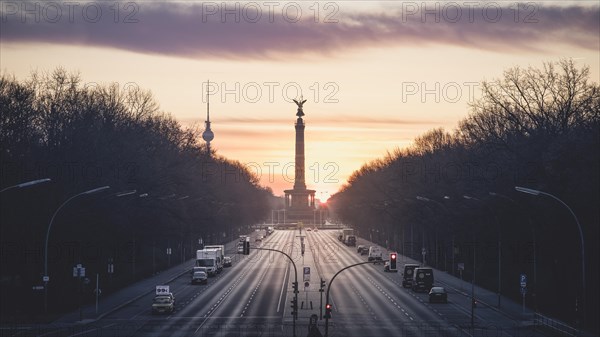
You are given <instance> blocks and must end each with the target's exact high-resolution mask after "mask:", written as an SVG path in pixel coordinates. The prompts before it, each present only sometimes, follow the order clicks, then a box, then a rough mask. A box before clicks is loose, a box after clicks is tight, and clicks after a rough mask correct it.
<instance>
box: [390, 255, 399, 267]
mask: <svg viewBox="0 0 600 337" xmlns="http://www.w3.org/2000/svg"><path fill="white" fill-rule="evenodd" d="M397 260H398V254H396V253H390V271H396V270H398V267H397Z"/></svg>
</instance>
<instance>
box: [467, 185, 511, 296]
mask: <svg viewBox="0 0 600 337" xmlns="http://www.w3.org/2000/svg"><path fill="white" fill-rule="evenodd" d="M463 198H465V199H467V200H475V201H477V202H480V203H481V204H482V205H483V206H484V207H486V208H487V209H488V210H489V211H490V213H492V210H491V209H489V207H487V206H486V205H485V203H484V202H483V201H482V200H481V199H477V198H475V197H471V196H468V195H463ZM494 219H495V220H496V228H497V229H498V308H500V299H501V298H502V297H501V296H502V231H501V229H500V222H499V221H498V218H497V217H496V216H495V215H494Z"/></svg>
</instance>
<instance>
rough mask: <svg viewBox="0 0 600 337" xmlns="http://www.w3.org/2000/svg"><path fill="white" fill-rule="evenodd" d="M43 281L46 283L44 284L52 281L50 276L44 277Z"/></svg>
mask: <svg viewBox="0 0 600 337" xmlns="http://www.w3.org/2000/svg"><path fill="white" fill-rule="evenodd" d="M42 281H44V282H48V281H50V276H44V277H42Z"/></svg>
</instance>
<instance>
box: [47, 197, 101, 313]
mask: <svg viewBox="0 0 600 337" xmlns="http://www.w3.org/2000/svg"><path fill="white" fill-rule="evenodd" d="M109 188H110V186H102V187H98V188H94V189H92V190H89V191H85V192H81V193H79V194H76V195H74V196H72V197H70V198H69V199H67V200H66V201H65V202H63V203H62V204H61V205H60V206H59V207H58V208H57V209H56V211H55V212H54V214H53V215H52V218H51V219H50V223H49V224H48V229H47V230H46V243H45V244H44V279H43V281H44V312H46V313H47V312H48V281H50V279H49V277H48V239H49V237H50V229H52V223H53V222H54V218H56V215H57V214H58V212H59V211H60V210H61V209H62V208H63V207H64V206H65V205H66V204H68V203H69V201H71V200H73V199H75V198H77V197H79V196H82V195H87V194H93V193H98V192H101V191H104V190H106V189H109Z"/></svg>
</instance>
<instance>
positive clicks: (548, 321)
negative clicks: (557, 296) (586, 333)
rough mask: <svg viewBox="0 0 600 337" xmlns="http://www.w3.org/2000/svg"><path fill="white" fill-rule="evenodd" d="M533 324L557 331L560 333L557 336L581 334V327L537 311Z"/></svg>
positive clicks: (574, 336)
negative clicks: (577, 327)
mask: <svg viewBox="0 0 600 337" xmlns="http://www.w3.org/2000/svg"><path fill="white" fill-rule="evenodd" d="M533 324H534V325H535V326H536V327H541V328H545V329H550V330H552V331H553V332H555V333H558V334H559V335H557V336H573V337H576V336H581V335H582V334H581V332H580V331H579V329H576V328H574V327H572V326H570V325H568V324H566V323H564V322H561V321H558V320H556V319H553V318H550V317H548V316H544V315H542V314H540V313H535V314H534V315H533Z"/></svg>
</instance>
